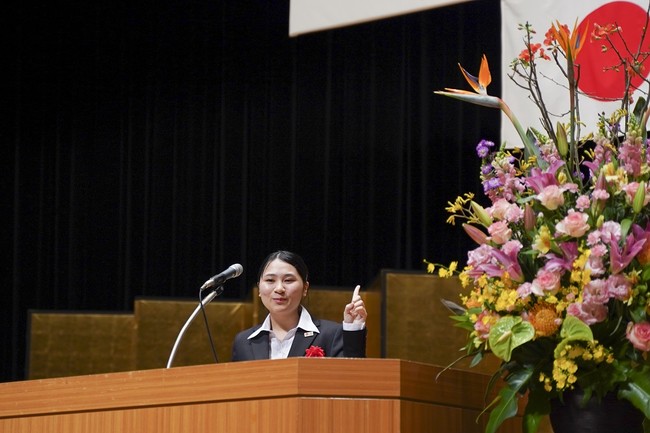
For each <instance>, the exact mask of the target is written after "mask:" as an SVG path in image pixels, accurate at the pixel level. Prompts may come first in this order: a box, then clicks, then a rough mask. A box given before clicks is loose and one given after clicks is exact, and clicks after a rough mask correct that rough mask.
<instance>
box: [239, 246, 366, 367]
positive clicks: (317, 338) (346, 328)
mask: <svg viewBox="0 0 650 433" xmlns="http://www.w3.org/2000/svg"><path fill="white" fill-rule="evenodd" d="M257 281H258V283H257V284H258V288H259V296H260V298H261V299H262V303H263V304H264V306H265V307H266V309H267V310H268V311H269V314H268V316H267V317H266V319H265V320H264V322H263V323H262V324H261V325H258V326H254V327H252V328H250V329H247V330H245V331H242V332H240V333H239V334H237V336H236V337H235V341H234V343H233V350H232V360H233V361H247V360H253V359H269V358H270V359H276V358H287V357H295V356H331V357H336V356H338V357H350V358H363V357H365V356H366V328H365V323H366V317H367V315H368V314H367V312H366V308H365V306H364V303H363V300H362V299H361V297H360V296H359V289H360V288H361V287H360V286H357V287H356V288H355V289H354V294H353V295H352V301H351V302H350V303H349V304H347V305H346V306H345V308H344V310H343V323H342V324H341V323H336V322H332V321H330V320H319V319H316V318H312V317H311V315H310V314H309V312H307V309H306V308H305V307H303V306H302V305H301V301H302V299H303V298H304V297H305V296H307V291H308V290H309V280H308V271H307V265H305V262H304V261H303V259H302V258H301V257H300V256H299V255H297V254H294V253H292V252H289V251H276V252H274V253H272V254H270V255H269V256H268V257H267V258H266V260H264V262H263V263H262V266H261V267H260V271H259V275H258V278H257Z"/></svg>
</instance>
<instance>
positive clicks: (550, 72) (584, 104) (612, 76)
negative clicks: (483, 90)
mask: <svg viewBox="0 0 650 433" xmlns="http://www.w3.org/2000/svg"><path fill="white" fill-rule="evenodd" d="M647 7H648V0H629V1H611V0H579V1H578V0H501V43H502V51H501V59H502V64H501V68H502V95H501V96H502V99H503V100H504V101H505V103H506V104H507V105H508V106H509V107H510V109H511V110H512V111H513V112H514V114H515V116H516V117H517V118H518V120H519V121H520V123H521V124H522V126H524V128H527V127H534V128H536V129H538V130H542V124H541V122H540V121H539V118H540V115H539V110H538V109H537V106H536V105H535V104H534V103H533V102H532V101H531V100H530V99H529V98H528V92H527V91H526V90H524V89H521V88H520V87H518V86H517V85H515V83H513V82H512V80H511V79H510V78H509V77H508V74H510V73H511V72H512V70H511V68H510V63H511V62H512V60H513V59H515V58H516V57H517V56H518V55H519V53H521V51H522V50H523V49H524V48H525V46H524V32H523V31H520V30H518V25H519V24H525V23H526V22H528V23H530V24H531V25H532V26H533V28H534V29H535V30H536V32H537V33H536V35H535V40H534V42H539V43H542V42H543V40H544V34H545V33H546V32H547V30H548V29H549V28H550V27H551V25H552V24H553V23H556V22H558V21H559V22H560V23H561V24H566V25H567V26H568V27H569V30H573V27H574V24H576V21H577V23H578V26H579V27H578V28H579V29H580V31H581V30H582V29H583V28H584V26H588V31H587V37H586V41H585V43H584V47H583V48H582V51H580V53H579V54H578V57H577V58H576V64H579V65H580V80H579V85H578V87H579V89H580V90H581V92H582V93H583V95H581V96H580V115H581V120H582V121H583V122H584V123H585V124H586V126H585V127H583V129H582V131H581V132H582V134H585V133H587V132H594V131H595V130H596V122H597V119H598V113H599V112H605V114H606V115H609V114H611V113H612V112H613V111H614V110H615V109H617V108H620V102H612V101H613V100H615V99H620V98H621V96H622V95H623V88H624V83H623V73H622V72H618V73H617V72H615V71H612V70H609V71H604V70H603V69H604V68H607V67H610V66H613V65H615V64H616V63H617V60H616V58H615V53H614V52H613V51H612V50H609V51H608V52H607V53H603V52H602V50H601V46H602V41H598V40H593V39H592V38H591V33H592V31H593V27H594V24H599V25H601V26H602V25H606V24H610V23H611V24H614V23H615V24H617V25H618V26H620V27H621V29H622V32H621V36H622V37H623V38H624V39H625V41H626V42H627V43H628V46H629V48H630V49H632V50H633V51H636V50H637V49H638V46H639V42H640V40H641V37H642V28H643V27H644V26H645V25H646V18H647V12H646V10H647ZM580 34H581V33H580ZM615 38H616V36H615ZM649 41H650V36H646V37H645V43H644V45H645V48H644V49H643V50H644V51H650V49H648V42H649ZM620 48H621V49H622V48H623V47H622V45H621V47H620ZM647 63H648V65H647V66H646V68H645V70H644V71H643V73H644V75H645V76H647V74H648V72H650V61H648V62H647ZM538 65H539V67H540V72H542V73H543V74H544V79H543V80H542V82H541V87H542V93H543V95H544V98H545V103H546V106H547V111H548V112H550V113H551V114H552V115H553V117H552V121H553V124H554V125H555V123H556V122H557V121H558V120H562V121H563V122H567V121H568V120H567V118H566V116H565V117H564V118H563V119H561V118H560V117H558V116H561V115H563V114H565V113H567V112H568V107H569V94H568V91H567V88H566V86H565V84H566V79H565V78H564V77H563V76H562V74H561V72H560V70H559V68H558V67H557V65H555V63H554V61H553V60H551V61H547V62H544V61H540V62H538ZM640 81H641V80H640V79H639V78H637V79H636V81H633V84H636V85H637V86H638V85H640V84H641V83H640ZM642 88H644V89H645V90H646V91H647V85H645V86H644V87H643V86H642ZM488 93H489V89H488ZM587 95H589V96H587ZM639 95H640V92H636V93H635V94H634V97H635V99H636V97H638V96H639ZM607 101H609V102H607ZM501 140H502V141H506V142H507V143H508V145H509V146H518V145H520V144H521V140H520V139H519V136H518V135H517V133H516V131H515V129H514V127H513V126H512V124H511V123H510V120H509V119H508V118H507V117H505V116H502V118H501Z"/></svg>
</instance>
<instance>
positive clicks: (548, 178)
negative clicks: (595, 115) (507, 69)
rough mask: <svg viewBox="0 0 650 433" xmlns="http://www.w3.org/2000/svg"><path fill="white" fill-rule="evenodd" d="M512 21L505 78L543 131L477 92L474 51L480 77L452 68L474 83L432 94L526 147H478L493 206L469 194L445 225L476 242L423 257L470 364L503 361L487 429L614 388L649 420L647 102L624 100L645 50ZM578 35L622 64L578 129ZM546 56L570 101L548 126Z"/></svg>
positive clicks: (453, 205)
mask: <svg viewBox="0 0 650 433" xmlns="http://www.w3.org/2000/svg"><path fill="white" fill-rule="evenodd" d="M646 28H647V25H646ZM521 30H522V31H523V33H524V44H525V47H524V49H523V51H522V53H521V54H520V56H519V57H518V58H517V59H515V60H514V61H513V62H512V64H511V74H510V78H511V79H512V80H514V81H515V82H516V83H517V84H518V85H520V86H521V87H523V88H525V89H526V90H527V91H528V92H529V94H530V97H531V99H532V100H533V101H535V103H536V105H537V106H538V107H539V109H540V112H541V123H542V127H543V131H539V130H535V129H532V128H531V129H529V130H524V128H523V127H522V126H521V125H520V124H519V122H518V121H517V119H516V117H515V116H514V113H512V112H511V111H510V109H509V108H508V106H507V105H506V104H505V102H504V101H503V100H501V99H500V98H498V97H495V96H490V95H488V94H487V86H488V85H489V84H490V81H491V77H490V72H489V67H488V63H487V58H486V57H485V56H483V59H482V62H481V66H480V71H479V74H478V77H474V76H472V75H471V74H469V73H468V72H467V71H466V70H465V69H463V68H462V66H461V67H460V69H461V72H462V73H463V75H464V76H465V78H466V79H467V81H468V82H469V83H470V85H471V86H472V87H473V89H474V92H468V91H464V90H458V89H445V91H439V92H436V93H437V94H441V95H445V96H450V97H453V98H456V99H460V100H463V101H467V102H471V103H474V104H479V105H483V106H486V107H492V108H497V109H500V110H502V111H503V112H504V113H505V114H506V115H507V116H508V117H509V118H510V120H511V121H512V123H513V125H514V126H515V128H516V129H517V132H518V133H519V136H520V138H521V140H522V144H523V146H522V147H521V148H511V149H509V148H508V147H506V146H505V145H501V146H497V145H495V144H494V143H493V142H491V141H488V140H482V141H481V142H480V143H479V144H478V145H477V147H476V152H477V155H478V157H479V158H481V160H482V168H481V173H480V178H481V181H482V184H483V188H484V192H485V194H486V196H487V198H488V199H489V203H490V204H489V206H482V205H480V204H479V203H478V201H477V200H475V196H474V194H472V193H467V194H465V195H463V196H461V197H458V198H457V199H456V200H455V201H454V202H450V203H449V207H448V208H447V211H448V212H450V214H451V216H450V217H449V220H448V222H450V223H452V224H454V223H455V222H456V221H457V220H463V228H464V230H465V232H466V233H467V234H468V235H469V236H470V237H471V239H473V240H474V241H475V242H476V243H477V245H478V246H477V247H476V248H475V249H473V250H471V251H469V253H468V260H467V263H466V265H465V266H464V267H463V268H462V269H457V266H458V264H457V263H456V262H454V263H452V264H451V265H450V266H446V267H445V266H442V267H440V266H439V265H434V264H433V263H429V262H427V261H425V262H426V263H428V265H429V266H428V271H429V272H435V271H436V269H438V272H439V273H440V275H441V276H452V275H458V277H459V279H460V281H461V283H462V285H463V287H465V288H467V289H468V294H467V295H463V296H461V301H462V304H463V305H462V306H460V305H455V308H454V311H455V313H454V314H455V315H454V316H452V318H453V319H454V320H455V322H456V324H457V326H460V327H461V328H463V329H466V330H467V331H468V335H469V338H468V343H467V346H466V348H465V349H466V353H467V354H466V356H469V357H473V359H472V365H476V364H477V363H478V362H480V361H481V360H482V359H483V357H484V356H485V355H486V354H488V353H492V354H494V355H495V356H497V357H498V358H499V359H500V360H501V361H502V362H501V365H500V368H499V370H498V371H497V372H496V373H495V377H502V378H503V379H504V380H505V386H504V387H503V388H501V390H500V391H499V393H498V395H497V397H496V398H495V400H494V401H493V402H492V403H491V405H490V408H491V413H490V418H489V421H488V424H487V429H486V431H488V432H494V431H496V429H497V428H498V426H499V425H501V423H502V422H503V421H504V420H505V419H507V418H509V417H512V416H514V415H515V414H516V413H517V410H518V399H519V398H520V397H522V396H526V397H527V403H526V408H525V411H524V431H526V432H534V431H536V430H537V427H538V425H539V422H540V420H541V417H542V416H543V415H545V414H548V413H549V412H550V400H551V399H553V398H560V399H561V398H562V395H563V393H565V392H566V391H568V390H571V389H574V388H580V389H582V390H583V391H584V393H585V400H587V399H589V398H591V397H595V398H602V397H603V396H604V395H605V394H607V393H610V392H615V393H617V394H618V397H619V398H621V399H627V400H629V401H630V402H631V403H632V404H633V405H634V406H635V407H636V408H638V409H639V410H641V411H642V412H643V413H644V414H645V417H646V418H650V358H649V356H650V355H649V353H650V290H649V283H650V207H649V206H648V203H649V202H650V186H649V180H650V143H649V141H648V140H647V139H646V137H647V131H646V124H647V121H648V116H649V115H650V109H649V108H648V101H647V100H646V98H643V97H641V98H639V99H638V101H633V100H632V97H631V95H632V93H633V92H634V91H635V90H636V89H634V88H633V87H632V86H631V85H630V84H629V83H630V82H631V80H630V77H631V76H633V75H634V74H639V72H640V71H641V70H643V68H644V67H645V66H644V61H645V60H646V58H647V57H648V56H649V55H650V53H649V52H647V51H644V50H643V47H642V46H639V47H638V48H637V50H636V51H632V50H633V49H634V48H633V47H627V46H626V48H627V51H625V52H624V51H620V50H618V48H616V47H617V45H616V44H614V43H613V42H614V38H620V37H621V30H622V29H620V28H619V27H618V26H616V25H614V24H610V25H604V26H602V25H594V26H593V32H590V33H589V34H588V30H590V29H588V28H585V30H583V31H581V32H579V31H578V28H577V26H574V28H573V30H570V29H569V27H568V26H566V25H561V24H560V23H559V22H558V23H555V24H553V25H552V26H551V28H550V29H549V31H548V32H547V33H546V38H545V40H544V43H539V42H536V41H535V37H536V33H535V31H534V29H533V28H532V27H531V26H530V25H528V24H526V25H522V26H521ZM643 32H644V35H643V37H642V38H641V41H643V40H644V37H645V30H643ZM588 39H590V40H591V41H592V42H594V41H595V42H596V43H601V44H602V46H603V50H617V51H616V53H617V58H618V59H619V60H620V64H618V65H612V68H611V69H612V70H619V71H622V72H623V74H622V75H623V76H624V79H625V80H626V88H625V89H626V90H625V94H624V96H623V98H621V101H620V102H621V106H620V109H618V110H616V111H615V112H614V113H613V114H611V115H610V116H609V117H605V116H604V115H603V116H601V118H600V121H599V123H598V125H597V126H598V132H597V133H595V134H589V135H587V136H581V135H580V128H581V126H583V124H582V123H581V121H580V110H579V103H578V102H579V98H580V96H583V95H581V93H580V91H579V89H578V80H579V71H580V64H578V63H577V62H576V56H577V55H578V53H579V52H580V50H581V48H582V47H583V45H584V44H585V43H587V40H588ZM549 61H550V62H555V63H556V65H557V66H558V67H559V68H560V69H561V70H562V71H563V75H564V76H565V77H566V81H567V85H566V88H567V90H568V96H569V100H568V108H567V115H566V116H564V118H562V119H560V120H559V121H558V122H557V123H556V124H555V125H553V122H552V120H551V119H552V118H553V116H552V115H551V114H550V113H549V112H548V111H547V110H546V108H545V104H544V94H543V92H542V85H541V83H542V82H541V80H540V78H541V77H540V76H539V73H538V70H537V65H538V62H549ZM459 66H460V65H459ZM607 72H608V71H603V73H607ZM643 81H644V83H648V80H647V79H645V78H644V79H643ZM634 102H636V105H635V108H634V109H632V105H633V103H634ZM447 304H449V302H447Z"/></svg>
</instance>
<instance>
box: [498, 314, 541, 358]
mask: <svg viewBox="0 0 650 433" xmlns="http://www.w3.org/2000/svg"><path fill="white" fill-rule="evenodd" d="M533 337H535V328H533V325H531V324H530V323H529V322H524V321H523V320H522V319H521V317H512V316H506V317H502V318H500V319H499V320H498V321H497V323H495V324H494V325H493V326H492V328H491V329H490V335H489V337H488V341H489V343H490V349H492V352H493V353H494V354H495V355H496V356H498V357H499V358H501V359H503V360H505V361H510V357H511V356H512V351H513V350H515V348H517V347H518V346H521V345H522V344H524V343H527V342H528V341H530V340H532V339H533Z"/></svg>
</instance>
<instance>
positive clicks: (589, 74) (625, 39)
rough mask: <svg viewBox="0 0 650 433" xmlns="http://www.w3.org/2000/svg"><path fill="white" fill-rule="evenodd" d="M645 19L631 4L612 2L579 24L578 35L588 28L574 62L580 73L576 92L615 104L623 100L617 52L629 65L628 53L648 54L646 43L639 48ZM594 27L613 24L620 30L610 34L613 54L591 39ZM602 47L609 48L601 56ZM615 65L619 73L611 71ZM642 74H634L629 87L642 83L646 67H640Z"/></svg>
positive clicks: (639, 9) (605, 42) (620, 70)
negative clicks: (614, 101)
mask: <svg viewBox="0 0 650 433" xmlns="http://www.w3.org/2000/svg"><path fill="white" fill-rule="evenodd" d="M646 19H647V14H646V11H645V10H644V9H642V8H641V7H640V6H638V5H636V4H634V3H630V2H625V1H615V2H611V3H607V4H605V5H603V6H601V7H599V8H598V9H595V10H594V11H593V12H591V13H590V14H589V15H587V16H586V17H585V18H584V19H583V20H582V22H580V24H579V25H578V30H577V31H578V32H579V33H578V35H582V34H583V32H584V30H585V28H586V26H589V27H588V30H587V33H586V39H587V40H586V41H585V42H584V45H583V47H582V50H581V51H580V52H579V53H578V56H577V57H576V61H575V63H576V65H577V66H579V73H580V76H579V81H578V88H579V89H580V90H581V91H582V92H584V93H585V94H586V95H587V96H590V97H591V98H594V99H600V100H615V99H621V98H622V97H623V96H624V94H625V74H624V73H623V69H622V68H623V67H622V66H621V60H620V59H619V56H618V55H617V53H616V51H618V52H619V53H620V54H621V55H622V56H623V58H625V59H627V60H628V61H630V60H631V59H632V55H631V54H630V53H629V52H628V50H629V51H631V52H632V53H636V52H637V51H639V50H640V51H641V52H648V51H650V50H649V49H648V46H647V44H646V43H644V44H643V45H640V42H641V36H642V34H643V27H644V26H645V25H646ZM594 24H598V25H600V26H603V27H604V26H606V25H608V24H614V25H616V26H618V27H619V28H620V32H618V33H612V34H610V40H611V41H612V43H613V45H614V47H615V48H616V50H614V49H612V48H611V47H609V45H608V43H607V41H606V40H602V39H601V40H597V39H594V37H593V36H592V33H593V31H594ZM648 40H650V37H649V36H648V35H646V37H645V41H648ZM603 45H606V46H608V49H607V50H606V51H604V52H603V49H602V47H603ZM641 60H644V59H643V58H641ZM617 65H618V66H619V70H618V71H617V70H615V69H612V68H613V67H615V66H617ZM641 74H642V75H643V76H642V77H641V76H639V75H636V74H635V75H634V76H633V77H632V87H634V88H637V87H639V86H640V85H641V84H642V83H643V79H644V78H645V77H646V76H647V75H648V67H646V66H642V67H641Z"/></svg>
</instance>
